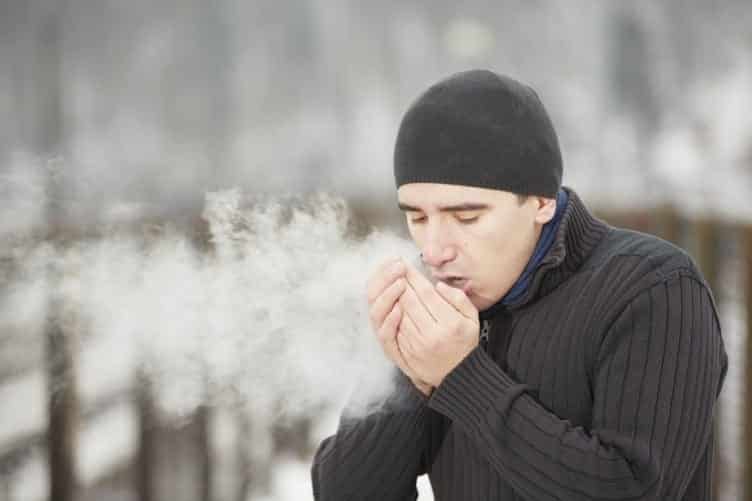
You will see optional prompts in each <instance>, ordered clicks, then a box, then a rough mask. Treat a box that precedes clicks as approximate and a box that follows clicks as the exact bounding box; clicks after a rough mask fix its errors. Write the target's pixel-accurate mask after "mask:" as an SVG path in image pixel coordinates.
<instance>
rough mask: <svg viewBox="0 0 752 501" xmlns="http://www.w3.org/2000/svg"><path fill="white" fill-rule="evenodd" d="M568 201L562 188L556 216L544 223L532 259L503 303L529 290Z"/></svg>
mask: <svg viewBox="0 0 752 501" xmlns="http://www.w3.org/2000/svg"><path fill="white" fill-rule="evenodd" d="M568 201H569V195H567V192H566V191H564V190H563V189H560V190H559V192H558V193H557V194H556V213H555V214H554V217H553V218H551V220H550V221H549V222H547V223H546V224H544V225H543V229H542V230H541V234H540V238H538V243H537V244H536V246H535V250H534V251H533V255H532V257H531V258H530V261H528V263H527V266H525V269H524V270H523V271H522V274H521V275H520V276H519V278H518V279H517V282H515V284H514V285H513V286H512V288H511V289H509V292H507V293H506V295H505V296H504V297H503V298H501V301H500V302H501V304H504V305H506V304H510V303H513V302H514V301H516V300H518V299H519V298H520V297H522V295H523V294H524V293H525V291H527V288H528V287H529V286H530V279H531V278H532V276H533V272H534V271H535V270H536V269H537V268H538V266H539V265H540V263H541V261H542V260H543V257H544V256H545V255H546V254H547V253H548V251H549V249H550V248H551V245H553V243H554V239H555V238H556V231H557V230H558V229H559V223H561V218H562V216H563V215H564V209H565V208H566V206H567V202H568Z"/></svg>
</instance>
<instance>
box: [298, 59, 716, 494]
mask: <svg viewBox="0 0 752 501" xmlns="http://www.w3.org/2000/svg"><path fill="white" fill-rule="evenodd" d="M394 173H395V178H396V184H397V187H398V199H399V204H400V207H401V208H402V210H404V211H405V214H406V217H407V225H408V228H409V230H410V234H411V236H412V238H413V240H414V241H415V243H416V245H417V246H418V247H419V248H420V250H421V251H422V257H423V260H424V262H425V264H426V266H427V267H428V268H429V269H430V272H431V274H432V275H433V278H434V279H438V282H437V283H436V285H433V284H432V283H431V281H430V280H428V279H427V278H426V277H425V276H423V275H422V274H421V273H420V272H418V270H416V269H415V268H414V267H413V266H411V265H410V264H409V263H407V262H402V261H400V260H391V261H389V262H387V263H384V264H383V265H382V266H381V267H380V268H379V269H377V270H376V271H375V272H374V273H373V275H372V277H371V279H370V280H369V284H368V292H367V295H368V301H369V305H370V317H371V322H372V325H373V329H374V332H375V334H376V335H377V336H378V339H379V340H380V342H381V343H382V346H383V348H384V351H385V353H386V355H387V356H388V357H389V358H390V359H391V360H392V361H393V362H394V364H395V366H396V367H398V368H399V372H398V373H397V374H398V385H397V389H396V390H395V394H394V395H393V396H392V398H390V400H389V402H388V403H387V405H385V406H384V407H383V408H382V409H380V410H379V411H378V412H375V413H373V414H371V415H369V416H366V417H365V418H362V419H348V418H345V417H343V419H342V420H341V422H340V427H339V429H338V431H337V433H336V434H335V435H334V436H332V437H329V438H327V439H326V440H325V441H324V442H323V443H322V444H321V446H320V447H319V449H318V451H317V453H316V457H315V459H314V463H313V467H312V479H313V490H314V496H315V497H316V499H318V500H322V501H335V500H356V499H357V500H381V501H386V500H394V501H398V500H399V501H405V500H413V499H415V498H416V497H417V491H416V488H415V481H416V478H417V477H418V476H419V475H421V474H424V473H428V475H429V478H430V481H431V485H432V488H433V491H434V496H435V499H436V500H438V501H457V500H502V499H503V500H527V501H538V500H595V499H608V500H621V499H623V500H627V499H629V500H633V501H636V500H647V499H650V500H687V501H689V500H692V501H695V500H710V499H711V485H710V483H711V478H712V475H711V473H712V464H713V463H712V460H713V441H714V434H713V421H714V414H715V403H716V399H717V396H718V393H719V392H720V390H721V387H722V384H723V381H724V379H725V375H726V368H727V357H726V352H725V348H724V344H723V340H722V337H721V331H720V326H719V323H718V317H717V313H716V309H715V305H714V302H713V298H712V295H711V292H710V290H709V289H708V286H707V284H706V283H705V281H704V280H703V278H702V276H701V275H700V273H699V271H698V270H697V268H696V266H695V264H694V263H693V262H692V260H691V259H690V258H689V256H688V255H687V254H686V253H685V252H683V251H682V250H680V249H678V248H677V247H675V246H672V245H671V244H669V243H667V242H665V241H663V240H660V239H657V238H654V237H652V236H648V235H644V234H641V233H636V232H632V231H627V230H623V229H619V228H614V227H611V226H609V225H607V224H605V223H604V222H602V221H600V220H598V219H596V218H595V217H593V216H592V215H591V213H590V212H589V211H588V209H587V208H586V206H585V205H584V204H583V202H582V201H581V200H580V198H579V197H578V196H577V194H576V193H575V191H573V190H572V189H570V188H562V187H561V175H562V162H561V156H560V152H559V147H558V140H557V138H556V134H555V132H554V128H553V126H552V124H551V122H550V120H549V118H548V115H547V113H546V111H545V110H544V108H543V105H542V103H541V102H540V100H539V98H538V96H537V94H536V93H535V92H534V91H533V90H532V89H531V88H530V87H528V86H525V85H523V84H521V83H519V82H517V81H515V80H512V79H510V78H507V77H505V76H501V75H497V74H494V73H492V72H489V71H468V72H463V73H458V74H456V75H453V76H451V77H449V78H448V79H446V80H443V81H441V82H439V83H437V84H435V85H434V86H432V87H431V88H429V89H428V90H427V91H426V92H425V93H424V94H423V95H422V96H420V97H419V99H418V100H417V101H416V102H415V103H413V105H412V106H411V107H410V109H409V110H408V111H407V113H406V115H405V117H404V118H403V120H402V123H401V125H400V130H399V133H398V137H397V142H396V147H395V154H394Z"/></svg>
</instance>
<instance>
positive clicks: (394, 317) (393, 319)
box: [378, 304, 415, 379]
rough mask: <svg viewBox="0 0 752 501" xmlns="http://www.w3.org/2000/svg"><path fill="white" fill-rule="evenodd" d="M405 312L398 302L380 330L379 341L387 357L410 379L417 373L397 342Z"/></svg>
mask: <svg viewBox="0 0 752 501" xmlns="http://www.w3.org/2000/svg"><path fill="white" fill-rule="evenodd" d="M402 315H403V312H402V310H401V308H400V306H399V305H398V304H395V305H394V308H392V311H390V312H389V314H388V315H387V316H386V319H385V320H384V324H383V325H382V326H381V329H379V331H378V337H379V342H380V343H381V348H382V349H383V350H384V354H386V356H387V358H389V360H391V361H392V362H393V363H394V364H395V365H396V366H397V367H399V369H400V370H401V371H402V372H404V373H405V375H406V376H407V377H408V378H410V379H415V374H414V373H413V371H412V370H411V369H410V366H409V365H408V363H407V362H406V361H405V359H404V356H403V355H402V352H401V351H400V348H399V346H398V344H397V332H398V329H399V324H400V320H401V318H402Z"/></svg>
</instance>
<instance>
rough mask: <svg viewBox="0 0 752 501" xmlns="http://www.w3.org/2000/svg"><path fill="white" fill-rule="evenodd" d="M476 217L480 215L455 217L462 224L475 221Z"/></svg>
mask: <svg viewBox="0 0 752 501" xmlns="http://www.w3.org/2000/svg"><path fill="white" fill-rule="evenodd" d="M478 217H480V216H472V217H457V221H459V222H460V223H462V224H470V223H474V222H475V221H477V220H478Z"/></svg>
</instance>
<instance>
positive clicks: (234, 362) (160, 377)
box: [0, 189, 415, 417]
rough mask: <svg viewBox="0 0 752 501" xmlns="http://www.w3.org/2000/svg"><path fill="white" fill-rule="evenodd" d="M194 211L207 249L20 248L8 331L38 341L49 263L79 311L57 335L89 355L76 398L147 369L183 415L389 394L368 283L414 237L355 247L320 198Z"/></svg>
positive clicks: (4, 310) (217, 198)
mask: <svg viewBox="0 0 752 501" xmlns="http://www.w3.org/2000/svg"><path fill="white" fill-rule="evenodd" d="M202 216H203V218H204V219H205V221H206V223H207V225H208V230H209V235H210V244H211V245H210V246H209V251H208V252H207V251H204V250H199V249H198V248H197V247H196V246H195V245H194V244H192V243H191V241H190V240H189V239H188V238H187V237H186V236H185V235H182V234H180V233H179V232H177V231H176V230H174V229H170V228H169V227H165V228H163V229H162V230H161V231H159V232H156V233H153V234H152V235H151V236H150V237H149V238H147V239H146V240H144V238H141V237H135V236H133V235H125V234H122V233H111V234H108V235H107V236H105V237H102V238H100V239H97V240H94V241H84V240H81V241H77V242H75V243H73V244H71V245H70V246H68V247H66V248H64V249H62V248H53V247H51V246H50V245H48V244H45V243H42V244H39V245H36V246H31V247H29V248H26V249H17V251H16V253H15V255H16V258H18V259H19V262H20V265H21V266H22V268H23V269H22V270H21V271H20V272H19V273H17V274H16V276H17V279H16V280H13V281H11V282H10V283H9V284H8V287H7V288H6V289H5V293H4V296H3V297H2V298H0V300H1V301H2V302H0V320H1V321H2V324H4V325H7V326H13V328H14V329H17V330H19V331H23V330H24V327H25V326H28V327H29V329H28V330H26V332H27V334H26V335H35V336H39V335H41V329H42V324H41V323H40V322H39V319H40V318H43V316H44V315H43V313H44V312H43V309H44V307H45V304H46V303H45V301H44V294H47V293H48V292H47V291H48V289H47V287H46V286H45V285H46V282H45V272H44V270H45V269H46V267H47V266H48V265H52V266H57V267H58V269H59V270H61V272H62V277H63V280H62V283H61V284H60V286H59V289H58V290H57V291H56V293H57V294H59V295H60V297H62V299H63V304H64V305H65V309H66V311H70V312H73V313H72V314H70V315H67V318H68V322H67V324H66V326H65V328H66V329H75V330H76V332H78V333H79V334H80V336H81V338H82V342H81V347H82V351H83V352H84V354H83V356H84V358H86V357H87V353H88V360H90V363H89V364H88V367H89V368H88V369H87V371H88V373H81V374H79V375H78V380H79V382H80V384H81V386H82V388H83V390H82V391H83V393H84V394H86V393H87V392H89V393H96V392H97V391H99V390H97V388H100V389H102V388H106V387H118V386H127V385H130V384H132V383H133V381H134V380H135V376H134V374H135V372H136V370H142V371H146V373H147V374H149V375H150V377H151V378H152V379H153V380H154V382H155V385H154V387H155V390H156V392H157V402H158V403H159V405H160V406H161V407H162V408H163V410H164V411H166V412H168V413H170V414H172V415H177V416H180V415H184V414H186V413H188V412H191V411H192V410H193V409H195V408H196V406H198V405H199V404H201V403H203V402H208V403H209V404H223V403H231V404H237V403H239V402H240V403H242V404H243V405H247V406H249V408H250V409H256V410H258V411H260V412H264V413H273V414H274V415H276V416H278V417H295V416H301V415H306V414H308V415H310V414H311V413H313V412H316V411H317V410H318V409H320V408H321V407H322V406H323V405H327V404H340V403H342V401H343V399H344V398H345V396H346V395H347V394H348V393H349V392H350V391H351V390H353V388H354V386H355V385H356V384H357V391H358V395H357V397H358V398H357V401H358V402H360V403H361V404H362V405H363V407H362V409H363V410H365V409H366V408H367V407H368V408H372V407H373V404H374V402H377V401H378V400H379V399H380V398H382V397H383V396H385V394H386V392H387V391H388V390H389V384H390V377H389V376H390V374H391V371H392V370H393V367H392V365H391V363H390V362H388V361H387V360H386V358H385V357H384V355H383V354H382V352H381V349H380V347H379V345H378V343H377V341H376V339H375V337H374V336H373V335H372V333H371V332H370V326H369V321H368V314H367V301H366V282H367V279H368V276H369V275H370V274H371V273H372V271H373V270H374V268H375V267H376V266H377V265H378V264H379V263H380V262H381V261H383V260H384V259H386V258H388V257H391V256H396V255H401V256H403V257H405V258H409V257H410V256H411V255H413V254H415V250H414V247H413V246H412V244H411V243H410V242H408V241H406V240H405V239H403V238H400V237H397V236H395V235H393V234H390V233H384V232H379V231H374V232H372V233H371V234H369V235H368V236H367V237H365V238H362V239H358V240H356V239H354V238H353V237H352V236H350V235H349V234H348V217H349V215H348V211H347V208H346V206H345V204H344V202H342V201H341V200H338V199H335V198H333V197H330V196H327V195H323V194H319V195H316V196H313V197H308V198H294V197H288V199H276V200H275V199H266V200H258V199H257V200H250V199H248V198H246V197H244V196H243V194H242V193H241V192H240V190H238V189H233V190H227V191H222V192H215V193H209V194H207V196H206V200H205V206H204V210H203V214H202ZM42 249H44V251H43V252H42ZM22 304H23V305H25V306H24V307H23V308H19V307H18V306H19V305H22ZM32 310H34V311H32ZM92 367H93V369H92ZM79 370H80V371H83V370H82V369H79ZM92 379H94V380H95V381H93V380H92Z"/></svg>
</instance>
